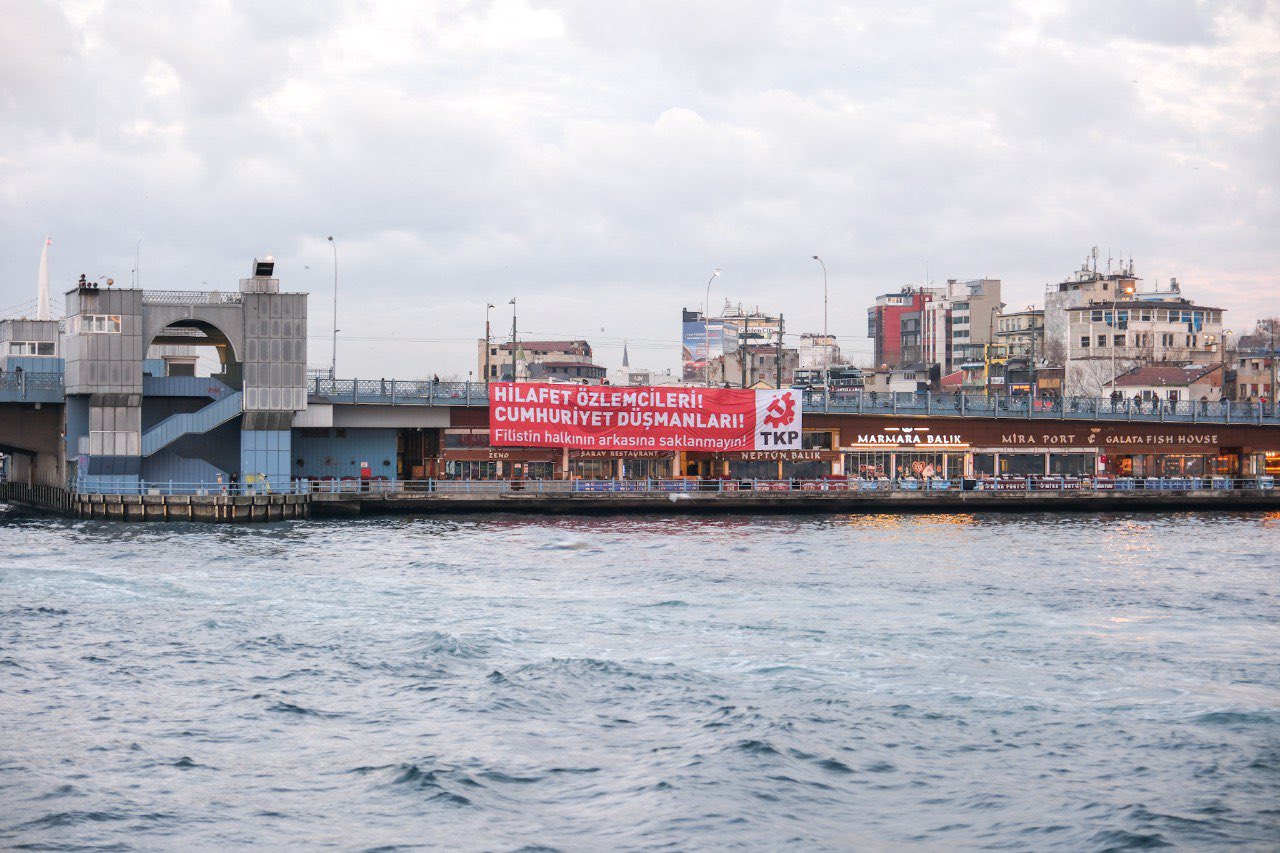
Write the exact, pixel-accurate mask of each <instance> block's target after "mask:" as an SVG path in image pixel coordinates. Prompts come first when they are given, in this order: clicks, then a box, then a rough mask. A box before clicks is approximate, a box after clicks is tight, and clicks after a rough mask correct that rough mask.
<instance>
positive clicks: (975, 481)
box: [71, 475, 1276, 500]
mask: <svg viewBox="0 0 1280 853" xmlns="http://www.w3.org/2000/svg"><path fill="white" fill-rule="evenodd" d="M1275 480H1276V478H1275V477H1272V476H1255V477H1217V476H1210V477H1069V476H1059V475H1047V476H1030V477H981V478H951V479H946V478H941V477H931V478H927V479H926V478H921V479H915V478H903V479H878V480H867V479H859V478H849V479H793V480H772V479H753V478H726V479H718V480H696V479H667V480H393V479H376V478H375V479H361V478H358V477H341V478H298V479H294V480H291V481H290V482H289V484H288V485H287V486H281V485H280V484H279V483H276V484H274V485H273V484H271V483H268V482H265V481H264V482H256V483H228V482H221V483H217V482H212V483H211V482H199V483H195V482H177V481H159V482H157V481H145V480H144V481H140V482H138V483H137V484H136V485H134V484H129V485H127V486H120V485H118V484H117V485H116V486H114V487H112V488H109V489H108V488H105V487H101V486H94V485H93V484H92V483H91V482H90V481H80V482H74V483H72V485H71V491H72V492H76V493H79V494H138V495H230V496H243V495H264V494H310V495H350V496H352V497H355V498H383V497H387V498H394V497H405V498H412V497H414V496H421V497H443V498H450V497H458V498H466V497H468V496H471V497H477V498H481V497H486V496H488V497H501V496H504V495H511V496H517V495H519V496H524V495H530V496H533V495H568V494H580V495H584V496H587V495H602V496H603V495H616V494H662V495H667V496H669V497H671V498H672V499H673V500H679V499H681V498H682V497H683V498H685V499H689V498H692V497H693V493H697V494H705V493H744V492H746V493H755V494H764V493H770V494H772V493H783V492H800V493H830V492H837V493H838V492H950V493H955V494H960V493H963V492H972V491H979V492H990V491H998V492H1079V491H1103V492H1106V491H1162V492H1168V491H1200V490H1213V491H1220V490H1232V489H1251V490H1256V489H1261V490H1267V491H1271V490H1274V489H1275V487H1276V483H1275ZM584 499H589V498H584Z"/></svg>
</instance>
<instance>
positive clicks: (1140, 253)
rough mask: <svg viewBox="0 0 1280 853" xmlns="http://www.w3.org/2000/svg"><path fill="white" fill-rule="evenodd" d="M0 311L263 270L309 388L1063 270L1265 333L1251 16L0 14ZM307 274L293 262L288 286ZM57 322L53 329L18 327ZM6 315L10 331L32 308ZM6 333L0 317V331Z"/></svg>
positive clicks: (1269, 207)
mask: <svg viewBox="0 0 1280 853" xmlns="http://www.w3.org/2000/svg"><path fill="white" fill-rule="evenodd" d="M0 14H2V15H3V17H2V18H0V20H3V22H4V25H3V26H2V27H0V308H7V307H9V306H18V307H19V308H21V307H22V305H23V303H31V304H34V297H35V288H36V273H37V262H38V259H39V253H40V246H41V240H42V238H43V236H44V234H45V232H46V231H51V232H52V233H53V236H54V241H55V242H54V247H53V255H52V257H53V274H54V280H55V283H56V286H57V289H59V290H64V289H65V288H66V287H67V286H69V285H70V283H71V282H72V281H73V280H74V279H75V278H76V277H77V276H78V275H79V274H80V273H81V272H84V273H86V274H88V275H89V276H90V277H91V278H92V277H97V276H99V275H102V276H106V275H110V276H113V277H114V278H115V279H116V281H117V282H122V283H128V282H129V281H130V280H131V270H132V268H133V266H134V256H135V250H136V247H137V241H138V240H141V241H142V243H141V252H140V254H141V270H140V278H141V284H142V285H143V286H144V287H147V288H156V289H184V288H203V287H207V288H209V289H215V288H218V289H232V288H234V287H235V285H236V280H237V279H238V278H240V277H241V276H243V275H245V274H246V273H247V270H248V266H249V262H250V260H251V259H252V258H253V257H254V256H255V255H265V254H267V253H274V254H275V256H276V257H277V258H278V260H279V263H278V267H277V271H278V274H279V276H280V278H281V279H282V281H283V284H284V286H285V287H286V288H287V289H292V290H305V291H309V292H310V293H311V294H312V299H311V305H310V314H311V334H312V339H311V342H310V361H311V363H312V364H315V365H323V364H327V363H328V361H329V335H330V330H331V322H332V313H331V301H332V295H333V293H332V286H333V278H332V276H333V258H332V254H331V250H330V246H329V244H328V243H327V242H326V241H325V236H326V235H328V234H333V235H334V236H335V238H336V240H337V245H338V252H339V264H340V270H339V272H340V290H339V321H338V324H339V326H340V327H341V328H342V330H343V331H342V333H341V336H340V337H341V338H342V339H343V340H342V341H341V342H340V344H339V352H338V361H339V373H340V374H341V375H343V376H352V375H359V376H372V377H377V376H401V377H412V376H423V375H430V374H431V373H433V372H434V373H439V374H441V375H448V374H456V375H461V376H464V377H465V375H466V372H467V371H468V370H469V369H473V368H474V360H475V347H474V340H475V338H476V337H479V336H482V335H483V333H484V317H485V303H486V301H489V302H493V303H495V304H497V305H498V309H497V310H495V311H494V321H495V326H496V327H498V328H500V329H505V330H509V324H510V313H509V306H508V305H507V302H508V300H509V299H511V298H512V297H516V298H517V299H518V300H519V308H520V327H521V336H522V337H525V336H530V337H553V336H554V337H560V336H574V337H585V338H587V339H589V340H591V341H592V342H593V343H595V344H596V345H597V356H598V358H599V359H600V360H602V361H604V362H605V363H607V364H610V366H616V364H617V362H618V360H619V358H620V354H621V349H622V341H623V340H624V339H627V340H629V341H630V343H631V355H632V365H633V366H651V367H656V368H664V367H665V368H673V369H674V368H676V367H677V366H678V362H679V311H680V308H681V307H682V306H684V305H687V306H689V307H697V306H700V304H701V301H702V298H703V292H704V287H705V285H706V282H707V278H708V276H709V275H710V273H711V270H712V269H714V268H716V267H721V268H723V270H724V274H723V276H722V277H721V278H720V279H718V280H717V281H716V283H715V284H714V286H713V290H712V300H713V303H715V302H717V300H719V299H721V298H723V297H726V296H728V297H731V298H733V299H734V300H735V301H736V300H742V301H744V302H746V303H747V304H748V305H757V304H758V305H759V306H760V307H761V308H762V309H765V310H769V311H783V312H785V314H786V317H787V324H788V329H789V330H792V331H795V332H800V331H811V330H817V329H819V328H820V326H821V316H822V314H821V312H822V276H821V270H820V269H819V268H818V266H817V264H816V263H815V262H814V261H813V260H811V259H810V256H811V255H813V254H815V253H816V254H819V255H821V256H822V257H823V258H824V259H825V261H826V263H827V268H828V270H829V273H830V290H831V328H832V331H833V332H835V333H836V334H838V335H839V336H840V337H841V339H842V345H843V346H844V348H845V350H846V351H847V352H851V353H852V354H854V355H855V358H858V357H860V356H862V357H866V356H865V354H866V353H868V352H869V350H870V345H869V341H868V340H867V339H866V337H865V334H866V307H867V305H868V304H869V303H870V302H871V300H873V299H874V297H875V296H876V295H877V294H879V293H883V292H887V291H891V290H896V289H898V288H899V287H901V286H902V285H904V284H908V283H913V284H919V283H922V282H923V281H924V279H925V276H926V273H927V274H928V275H930V276H931V277H932V278H933V279H934V280H935V281H939V282H941V281H943V280H945V279H947V278H969V277H978V276H991V277H997V278H1000V279H1003V281H1004V286H1005V291H1004V292H1005V301H1006V302H1007V303H1008V304H1010V305H1011V306H1015V307H1019V308H1020V307H1024V306H1025V305H1027V304H1031V303H1033V302H1034V303H1037V304H1043V299H1042V293H1043V289H1044V285H1045V284H1046V283H1047V282H1051V281H1056V280H1059V279H1061V278H1062V277H1064V276H1066V275H1067V274H1069V273H1070V272H1071V271H1072V270H1073V269H1075V268H1076V267H1078V266H1079V264H1080V262H1081V261H1082V260H1083V259H1084V257H1085V255H1086V254H1087V253H1088V251H1089V248H1090V246H1092V245H1095V244H1096V245H1098V246H1099V247H1100V251H1101V252H1102V254H1103V257H1104V258H1105V257H1106V256H1107V252H1108V247H1109V248H1110V252H1111V254H1112V255H1114V256H1116V257H1119V256H1120V255H1121V253H1123V255H1124V257H1126V258H1127V257H1129V256H1130V255H1132V257H1133V258H1134V259H1135V263H1136V265H1137V269H1138V273H1139V274H1140V275H1141V276H1143V277H1144V278H1145V279H1146V282H1147V285H1148V286H1151V285H1152V284H1154V282H1156V281H1159V283H1160V284H1161V285H1162V286H1163V285H1164V284H1166V283H1167V281H1168V278H1169V277H1170V276H1177V277H1178V279H1179V281H1180V282H1181V283H1182V285H1183V289H1184V292H1185V293H1187V295H1189V296H1190V297H1191V298H1193V299H1195V300H1196V301H1198V302H1201V303H1204V304H1213V305H1221V306H1223V307H1226V308H1227V309H1229V314H1228V315H1227V317H1228V320H1227V325H1228V327H1230V328H1233V329H1236V330H1237V331H1239V330H1245V329H1247V328H1248V327H1249V326H1250V325H1251V324H1252V321H1253V319H1254V318H1255V317H1257V316H1259V315H1263V314H1275V313H1280V277H1278V275H1280V201H1278V198H1277V186H1278V184H1280V180H1278V179H1280V154H1278V153H1277V152H1280V103H1278V101H1280V49H1278V48H1277V45H1280V10H1278V6H1277V4H1276V3H1268V2H1239V3H1230V2H1222V3H1196V2H1190V0H1185V1H1184V2H1180V1H1179V0H1158V2H1157V0H1127V1H1126V2H1123V3H1118V2H1114V0H1111V1H1110V2H1108V0H1096V2H1060V3H1052V2H1017V3H1010V4H1007V5H1005V6H1004V7H1003V8H998V9H997V8H994V4H990V3H985V2H975V3H963V2H950V3H933V4H923V5H920V4H913V5H910V6H908V5H907V4H902V3H900V2H861V3H856V4H840V3H831V2H813V3H809V2H781V3H780V2H756V1H755V0H732V2H703V3H698V2H635V3H619V2H607V1H606V2H600V0H565V2H546V3H544V2H536V0H494V2H428V3H418V2H405V3H390V2H388V3H379V2H341V1H340V0H327V2H326V0H312V2H308V3H298V4H273V3H266V2H260V0H246V2H239V0H224V2H182V3H170V2H151V3H145V2H72V0H63V2H58V3H39V2H30V0H0ZM308 267H309V269H308ZM55 302H56V303H58V304H59V307H60V302H61V300H60V298H58V299H55ZM31 310H33V309H31ZM5 313H11V312H5Z"/></svg>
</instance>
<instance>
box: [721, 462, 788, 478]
mask: <svg viewBox="0 0 1280 853" xmlns="http://www.w3.org/2000/svg"><path fill="white" fill-rule="evenodd" d="M729 476H730V477H732V478H733V479H735V480H776V479H778V463H777V461H776V460H774V461H767V460H766V461H760V462H756V461H749V460H746V459H730V460H729Z"/></svg>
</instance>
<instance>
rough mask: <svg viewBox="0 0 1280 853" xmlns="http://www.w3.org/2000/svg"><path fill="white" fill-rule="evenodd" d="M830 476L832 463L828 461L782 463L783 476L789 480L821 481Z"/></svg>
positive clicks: (813, 460) (807, 460)
mask: <svg viewBox="0 0 1280 853" xmlns="http://www.w3.org/2000/svg"><path fill="white" fill-rule="evenodd" d="M830 475H831V463H830V462H829V461H827V460H826V459H806V460H804V461H802V462H783V463H782V476H783V478H785V479H788V480H821V479H822V478H823V477H829V476H830Z"/></svg>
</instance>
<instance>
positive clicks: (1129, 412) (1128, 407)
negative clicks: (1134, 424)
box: [1125, 397, 1133, 421]
mask: <svg viewBox="0 0 1280 853" xmlns="http://www.w3.org/2000/svg"><path fill="white" fill-rule="evenodd" d="M1125 417H1126V418H1127V419H1128V420H1130V421H1132V420H1133V398H1132V397H1130V398H1129V399H1128V400H1126V401H1125Z"/></svg>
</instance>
